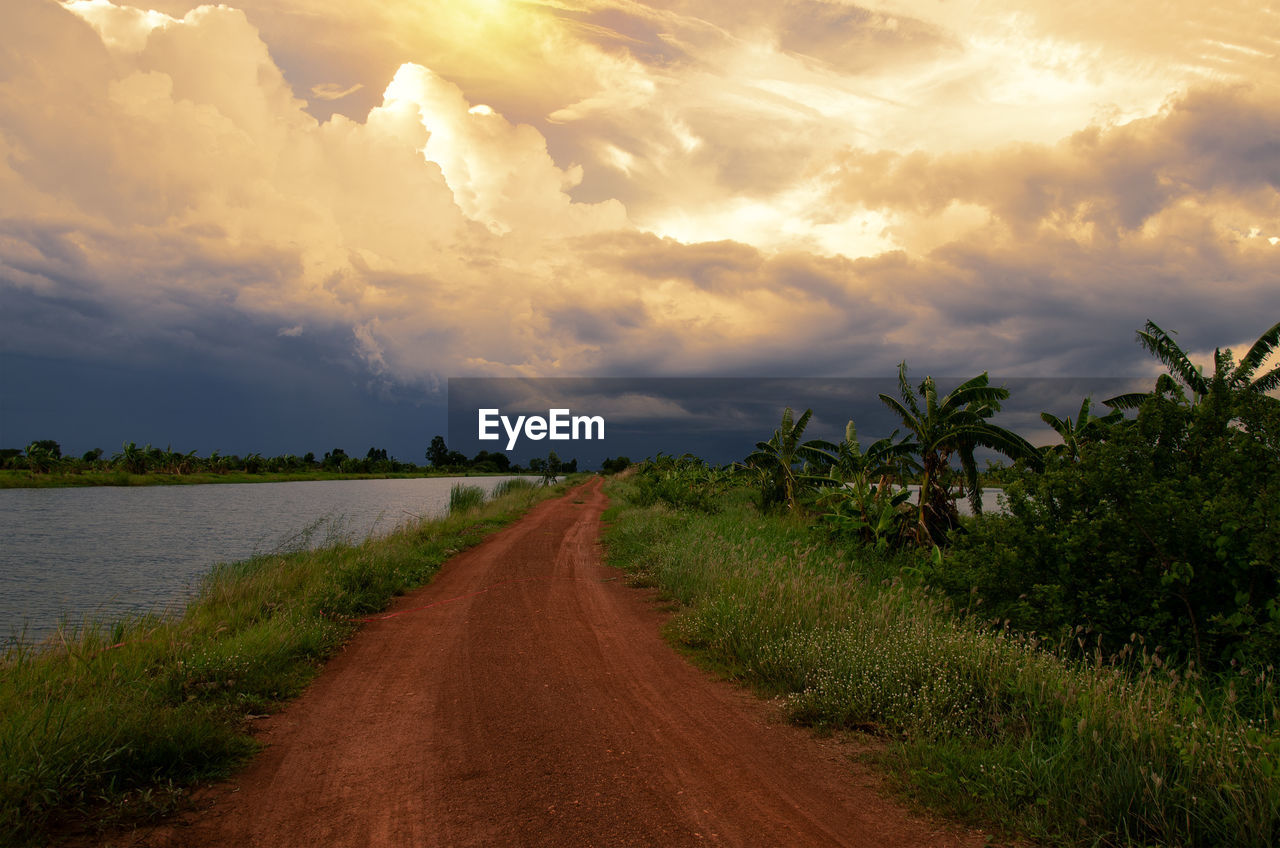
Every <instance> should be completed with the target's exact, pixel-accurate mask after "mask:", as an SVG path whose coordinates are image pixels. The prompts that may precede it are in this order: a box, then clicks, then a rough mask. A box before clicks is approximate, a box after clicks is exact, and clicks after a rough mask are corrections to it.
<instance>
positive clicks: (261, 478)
mask: <svg viewBox="0 0 1280 848" xmlns="http://www.w3.org/2000/svg"><path fill="white" fill-rule="evenodd" d="M498 476H503V473H501V472H494V473H488V472H485V473H478V472H470V473H469V472H462V473H454V472H436V471H430V472H428V471H421V472H389V473H385V474H343V473H340V472H337V471H280V472H271V471H263V472H261V473H258V474H249V473H248V472H245V471H228V472H226V473H225V474H221V473H218V474H215V473H213V472H203V471H202V472H198V473H194V474H162V473H160V472H151V473H149V474H130V473H129V472H127V471H124V470H123V469H117V470H112V471H82V472H76V473H70V474H65V473H54V474H32V473H31V472H30V471H15V470H13V469H4V470H0V489H56V488H70V487H80V486H196V485H202V484H207V483H301V482H310V481H315V480H405V479H414V478H419V477H498Z"/></svg>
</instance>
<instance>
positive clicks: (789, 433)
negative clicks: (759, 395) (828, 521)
mask: <svg viewBox="0 0 1280 848" xmlns="http://www.w3.org/2000/svg"><path fill="white" fill-rule="evenodd" d="M812 417H813V410H812V409H806V410H805V411H804V412H802V413H801V414H800V417H799V418H796V417H795V413H794V412H792V410H791V407H789V406H788V407H787V408H786V409H784V410H783V411H782V422H781V423H780V424H779V425H778V428H777V429H776V430H774V431H773V435H772V436H770V437H769V440H768V441H765V442H756V449H755V451H754V452H752V454H751V455H750V456H748V457H747V458H746V460H745V461H744V463H743V464H744V465H745V466H746V467H747V468H748V469H750V470H751V471H752V472H753V473H754V474H755V476H756V478H757V479H758V480H759V486H760V506H761V508H762V509H769V508H771V507H774V506H783V507H785V508H786V509H788V510H791V511H796V510H798V509H799V506H800V499H801V497H802V496H803V495H804V494H805V493H806V492H808V491H810V490H812V489H813V487H814V485H815V482H816V481H815V480H814V479H813V478H814V474H813V473H812V467H813V466H817V467H819V468H822V469H825V468H826V467H827V466H829V465H831V463H832V462H834V461H835V460H834V457H833V456H832V452H833V451H835V450H836V446H835V445H833V444H831V443H830V442H826V441H822V440H820V439H810V440H809V441H801V439H802V438H803V437H804V431H805V428H806V427H808V426H809V419H810V418H812ZM796 466H802V468H800V469H797V467H796Z"/></svg>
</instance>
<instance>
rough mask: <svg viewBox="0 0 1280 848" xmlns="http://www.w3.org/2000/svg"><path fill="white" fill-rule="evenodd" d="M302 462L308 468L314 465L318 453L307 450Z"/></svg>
mask: <svg viewBox="0 0 1280 848" xmlns="http://www.w3.org/2000/svg"><path fill="white" fill-rule="evenodd" d="M302 463H303V465H306V466H307V467H308V468H310V467H312V466H314V465H315V464H316V455H315V454H314V453H312V452H311V451H307V453H306V455H305V456H303V457H302Z"/></svg>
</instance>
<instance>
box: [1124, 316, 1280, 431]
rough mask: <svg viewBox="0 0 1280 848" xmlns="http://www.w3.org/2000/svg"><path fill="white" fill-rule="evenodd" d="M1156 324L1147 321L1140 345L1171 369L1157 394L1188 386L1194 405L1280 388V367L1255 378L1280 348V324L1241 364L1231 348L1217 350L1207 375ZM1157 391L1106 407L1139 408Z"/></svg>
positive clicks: (1162, 377)
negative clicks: (1219, 398) (1268, 359)
mask: <svg viewBox="0 0 1280 848" xmlns="http://www.w3.org/2000/svg"><path fill="white" fill-rule="evenodd" d="M1173 336H1174V334H1173V333H1168V332H1165V331H1164V330H1163V329H1161V328H1160V327H1159V326H1158V325H1157V324H1156V323H1155V322H1154V321H1147V323H1146V325H1145V326H1144V327H1143V328H1142V329H1141V330H1139V331H1138V343H1139V344H1140V345H1142V346H1143V347H1144V348H1146V349H1147V351H1149V352H1150V353H1151V355H1152V356H1154V357H1155V358H1156V359H1158V360H1160V362H1161V363H1163V364H1164V366H1165V368H1167V369H1168V371H1169V373H1168V374H1162V375H1160V379H1159V380H1158V381H1157V382H1156V389H1155V392H1154V393H1161V392H1172V391H1173V390H1174V389H1175V388H1177V389H1179V390H1180V389H1181V387H1185V388H1186V389H1188V390H1189V391H1190V392H1191V397H1190V403H1191V404H1193V405H1194V404H1197V403H1200V402H1201V401H1203V400H1205V399H1206V398H1208V397H1210V396H1211V395H1212V396H1217V397H1227V396H1232V395H1240V394H1254V395H1265V394H1267V393H1268V392H1272V391H1275V390H1276V389H1278V388H1280V365H1278V366H1276V367H1274V368H1272V369H1271V370H1269V371H1267V372H1266V373H1264V374H1261V375H1258V376H1255V374H1256V372H1257V370H1258V369H1259V368H1260V367H1261V366H1262V363H1264V362H1266V360H1267V357H1269V356H1270V355H1271V354H1272V353H1273V352H1274V351H1275V350H1276V349H1277V347H1278V346H1280V323H1276V324H1275V325H1273V326H1272V327H1271V329H1269V330H1267V331H1266V332H1264V333H1263V334H1262V335H1261V336H1259V337H1258V340H1257V341H1255V342H1254V343H1253V344H1252V345H1251V346H1250V348H1249V351H1248V352H1247V353H1246V354H1245V355H1244V357H1243V358H1242V359H1241V360H1240V361H1239V362H1238V363H1237V362H1236V361H1235V359H1234V358H1233V356H1232V353H1231V349H1230V348H1226V349H1221V348H1215V349H1214V351H1213V373H1212V374H1211V375H1210V376H1205V373H1204V369H1203V368H1201V367H1200V366H1198V365H1196V364H1195V363H1194V362H1192V361H1191V357H1190V356H1188V355H1187V352H1186V351H1184V350H1183V349H1182V347H1181V346H1180V345H1179V344H1178V343H1177V341H1176V340H1174V338H1173ZM1152 394H1153V392H1131V393H1129V394H1123V395H1118V396H1116V397H1113V398H1109V399H1108V400H1104V401H1103V404H1105V405H1106V406H1109V407H1111V408H1112V409H1117V410H1123V409H1137V408H1138V407H1139V406H1142V404H1143V402H1144V401H1146V399H1147V398H1149V397H1151V395H1152Z"/></svg>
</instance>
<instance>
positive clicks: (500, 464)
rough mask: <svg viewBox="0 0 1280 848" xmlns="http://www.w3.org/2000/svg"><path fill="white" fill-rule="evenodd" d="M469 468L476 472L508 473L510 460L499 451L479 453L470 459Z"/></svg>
mask: <svg viewBox="0 0 1280 848" xmlns="http://www.w3.org/2000/svg"><path fill="white" fill-rule="evenodd" d="M471 467H472V468H473V469H475V470H476V471H508V470H510V469H511V459H510V458H509V457H508V456H507V455H506V454H505V453H502V452H501V451H494V452H493V453H489V451H480V452H479V453H478V454H476V455H475V456H474V457H473V458H472V460H471Z"/></svg>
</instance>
